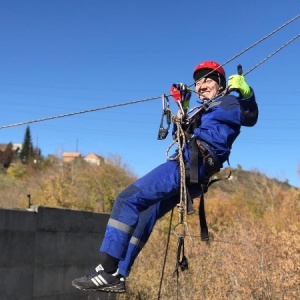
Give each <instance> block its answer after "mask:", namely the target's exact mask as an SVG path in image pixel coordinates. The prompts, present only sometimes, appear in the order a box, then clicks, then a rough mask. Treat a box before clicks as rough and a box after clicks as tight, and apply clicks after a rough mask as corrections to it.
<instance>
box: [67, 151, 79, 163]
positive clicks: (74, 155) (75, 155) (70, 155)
mask: <svg viewBox="0 0 300 300" xmlns="http://www.w3.org/2000/svg"><path fill="white" fill-rule="evenodd" d="M79 157H81V154H80V152H64V153H63V154H62V159H63V162H65V163H69V162H72V161H73V160H74V159H75V158H79Z"/></svg>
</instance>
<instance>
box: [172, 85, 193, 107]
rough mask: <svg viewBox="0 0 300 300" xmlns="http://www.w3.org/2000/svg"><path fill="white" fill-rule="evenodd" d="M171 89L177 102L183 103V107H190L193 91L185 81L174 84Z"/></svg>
mask: <svg viewBox="0 0 300 300" xmlns="http://www.w3.org/2000/svg"><path fill="white" fill-rule="evenodd" d="M170 90H171V94H172V96H173V98H174V101H175V102H176V103H177V104H178V103H181V105H182V108H183V109H188V108H189V106H190V99H191V95H192V91H191V90H190V89H189V88H188V87H187V86H186V85H185V84H183V83H174V84H172V86H171V89H170Z"/></svg>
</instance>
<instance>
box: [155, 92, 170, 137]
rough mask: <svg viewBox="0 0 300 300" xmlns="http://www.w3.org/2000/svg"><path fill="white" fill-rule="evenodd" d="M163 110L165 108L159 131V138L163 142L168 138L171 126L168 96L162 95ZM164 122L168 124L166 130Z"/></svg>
mask: <svg viewBox="0 0 300 300" xmlns="http://www.w3.org/2000/svg"><path fill="white" fill-rule="evenodd" d="M162 108H163V112H162V116H161V121H160V125H159V130H158V136H157V139H158V140H163V139H165V138H166V137H167V135H168V133H169V128H170V125H171V111H170V102H169V99H168V97H167V96H166V94H163V95H162ZM164 119H165V120H164ZM164 121H165V122H166V123H167V127H166V128H165V127H164Z"/></svg>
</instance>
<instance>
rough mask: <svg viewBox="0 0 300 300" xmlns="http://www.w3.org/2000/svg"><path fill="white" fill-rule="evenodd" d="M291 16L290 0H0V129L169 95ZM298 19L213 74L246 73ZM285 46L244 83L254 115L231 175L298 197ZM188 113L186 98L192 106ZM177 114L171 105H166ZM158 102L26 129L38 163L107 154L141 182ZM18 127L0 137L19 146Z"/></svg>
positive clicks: (296, 63)
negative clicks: (239, 172)
mask: <svg viewBox="0 0 300 300" xmlns="http://www.w3.org/2000/svg"><path fill="white" fill-rule="evenodd" d="M299 13H300V2H299V1H285V2H284V1H278V0H272V1H271V0H265V1H258V0H252V1H247V3H246V1H235V0H229V1H218V0H217V1H196V0H192V1H185V2H183V1H178V0H172V1H170V0H164V1H162V0H159V1H158V0H153V1H136V0H132V1H119V0H117V1H100V0H98V1H96V0H88V1H87V0H51V1H41V0H27V1H23V0H22V1H21V0H16V1H14V0H10V1H8V0H3V1H1V3H0V25H1V26H0V36H1V46H0V99H1V110H0V126H5V125H10V124H15V123H19V122H26V121H31V120H37V119H40V118H47V117H52V116H57V115H61V114H68V113H73V112H79V111H85V110H90V109H94V108H101V107H106V106H108V105H116V104H120V103H124V102H131V101H135V100H140V99H147V98H152V97H159V96H160V95H162V94H163V93H166V94H168V93H169V88H170V86H171V84H172V83H175V82H184V83H186V84H191V83H192V72H193V69H194V67H195V66H196V65H197V64H198V63H199V62H201V61H203V60H215V61H217V62H219V63H220V64H223V63H225V62H226V61H228V60H229V59H230V58H232V57H233V56H235V55H237V54H238V53H240V52H241V51H242V50H244V49H245V48H247V47H248V46H250V45H252V44H253V43H255V42H256V41H258V40H259V39H261V38H262V37H264V36H266V35H267V34H269V33H270V32H272V31H273V30H274V29H276V28H278V27H279V26H281V25H282V24H284V23H286V22H287V21H289V20H290V19H292V18H294V17H295V16H297V15H298V14H299ZM299 25H300V18H299V19H297V20H296V21H295V22H293V23H291V24H290V25H288V26H287V27H285V28H283V29H282V30H281V31H279V32H278V33H276V34H275V35H273V36H271V37H270V38H268V39H267V40H266V41H264V42H262V43H261V44H259V45H257V46H256V47H254V48H253V49H251V50H249V51H248V52H246V53H245V54H243V55H242V56H240V57H238V58H237V59H235V60H234V61H232V62H230V63H228V64H227V65H226V66H224V68H225V70H226V74H227V77H228V76H229V75H231V74H234V73H236V66H237V65H238V64H242V65H243V68H244V71H245V72H246V71H247V70H249V69H251V68H252V67H253V66H254V65H256V64H257V63H258V62H260V61H261V60H263V59H264V58H265V57H266V56H268V55H269V54H270V53H272V52H273V51H275V50H276V49H278V48H279V47H281V46H282V45H283V44H285V43H286V42H287V41H288V40H290V39H292V38H293V37H295V36H296V35H297V34H298V33H299V28H300V26H299ZM299 46H300V39H297V40H295V41H294V42H293V43H291V44H290V45H289V46H287V47H286V48H284V49H283V50H282V51H280V52H279V53H278V54H276V55H275V56H273V57H272V58H270V59H269V60H268V61H266V62H265V63H264V64H262V65H261V66H260V67H258V68H257V69H255V70H254V71H253V72H251V73H250V74H248V75H247V76H246V80H247V82H248V83H249V85H251V86H252V87H253V88H254V90H255V93H256V97H257V101H258V103H259V108H260V116H259V121H258V123H257V125H256V126H255V127H253V128H242V132H241V134H240V136H239V137H238V139H237V141H236V142H235V144H234V145H233V149H232V154H231V158H230V161H231V165H232V166H233V167H236V166H237V165H238V164H239V165H241V166H242V167H243V169H245V170H253V169H257V170H259V171H261V172H263V173H265V174H266V175H268V176H269V177H276V178H278V179H280V180H286V179H287V180H288V181H289V182H290V183H291V184H293V185H295V186H297V187H299V185H300V184H299V176H298V174H297V169H298V167H299V165H300V134H299V129H300V118H299V112H300V104H299V101H300V100H299V99H300V97H299V96H300V95H299V80H300V75H299V69H300V60H299V49H300V47H299ZM192 104H196V97H195V96H194V97H193V99H192ZM171 109H172V110H173V112H176V105H175V104H173V103H171ZM160 118H161V100H160V99H157V100H153V101H148V102H143V103H138V104H134V105H128V106H122V107H116V108H112V109H107V110H100V111H95V112H89V113H85V114H80V115H74V116H69V117H64V118H59V119H53V120H49V121H44V122H37V123H32V124H29V126H30V129H31V134H32V140H33V144H34V145H35V146H38V147H40V148H41V150H42V154H43V155H48V154H55V155H58V156H60V155H61V154H62V152H64V151H79V152H81V153H82V155H87V154H89V153H90V152H94V153H97V154H99V155H102V156H105V157H107V156H109V155H111V154H114V155H115V154H117V155H119V156H121V157H122V160H123V162H124V163H126V164H128V165H129V166H130V167H131V169H132V170H133V171H134V172H135V173H136V174H137V175H138V176H142V175H144V174H145V173H147V172H148V171H150V170H151V169H152V168H154V167H155V166H157V165H158V164H160V163H162V162H164V161H165V159H166V156H165V153H166V149H167V147H168V146H169V145H170V143H171V137H170V136H168V138H167V139H166V140H163V141H159V140H157V132H158V127H159V122H160ZM26 126H27V125H21V126H14V127H9V128H2V129H0V143H8V142H13V143H22V141H23V138H24V133H25V129H26Z"/></svg>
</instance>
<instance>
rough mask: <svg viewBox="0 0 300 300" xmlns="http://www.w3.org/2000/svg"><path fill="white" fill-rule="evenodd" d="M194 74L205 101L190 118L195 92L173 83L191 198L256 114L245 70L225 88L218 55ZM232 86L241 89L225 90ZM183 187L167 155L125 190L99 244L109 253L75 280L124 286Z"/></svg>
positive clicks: (98, 286)
mask: <svg viewBox="0 0 300 300" xmlns="http://www.w3.org/2000/svg"><path fill="white" fill-rule="evenodd" d="M193 78H194V81H195V92H196V93H197V94H198V97H199V98H200V100H201V101H202V102H203V103H206V106H205V110H204V111H202V112H201V114H200V112H199V113H198V114H195V116H194V117H191V118H189V117H188V116H187V115H185V111H186V110H187V108H188V106H189V102H190V96H191V91H190V90H189V88H188V87H187V86H185V85H183V84H174V85H173V87H172V89H171V92H172V94H173V97H174V100H175V102H177V104H179V106H180V107H182V108H183V110H184V112H183V115H181V117H182V118H183V119H182V121H183V122H182V123H183V127H184V130H185V132H186V136H187V143H186V145H185V150H184V160H185V166H186V168H187V173H188V174H189V178H188V179H187V181H188V182H187V189H188V192H189V194H190V196H191V198H192V199H193V198H196V197H199V196H200V195H201V193H202V189H201V184H203V182H204V180H206V179H207V178H209V177H210V176H211V175H212V174H214V173H216V172H218V171H219V170H220V168H221V167H222V164H223V163H224V162H225V161H226V160H228V158H229V154H230V149H231V146H232V144H233V142H234V140H235V139H236V137H237V136H238V135H239V133H240V128H241V126H254V125H255V124H256V122H257V118H258V108H257V104H256V101H255V96H254V93H253V90H252V88H250V87H249V86H248V85H247V83H246V82H245V80H244V77H243V75H233V76H231V77H229V82H228V89H227V90H226V77H225V71H224V69H223V68H222V67H221V66H220V65H219V64H218V63H216V62H214V61H205V62H202V63H200V64H199V65H197V66H196V68H195V70H194V74H193ZM228 91H236V92H238V94H239V95H238V96H235V95H231V94H228V93H226V92H228ZM178 93H179V95H180V97H178ZM179 116H180V113H179ZM173 131H176V126H174V130H173ZM192 145H196V146H197V152H196V156H197V157H202V159H198V160H197V163H196V165H195V163H194V162H193V160H192V156H193V151H192V150H191V149H193V150H194V153H195V147H193V146H192ZM204 152H205V153H206V154H207V155H204ZM207 157H209V160H207ZM179 192H180V172H179V163H178V161H177V160H168V161H166V162H165V163H163V164H161V165H160V166H158V167H157V168H155V169H154V170H152V171H151V172H149V173H148V174H146V175H145V176H144V177H142V178H140V179H138V180H137V181H136V182H135V183H133V184H132V185H131V186H129V187H128V188H126V189H125V190H124V191H123V192H121V193H120V194H119V195H118V196H117V198H116V200H115V202H114V206H113V209H112V213H111V216H110V219H109V221H108V224H107V228H106V232H105V236H104V240H103V242H102V245H101V248H100V251H101V252H104V253H105V259H104V260H103V261H102V262H101V264H100V265H98V266H97V267H96V268H95V270H94V271H92V272H91V273H90V274H88V275H86V276H84V277H81V278H77V279H75V280H73V282H72V284H73V286H74V287H76V288H79V289H83V290H98V291H106V292H119V293H120V292H125V277H127V276H128V275H129V272H130V269H131V266H132V265H133V262H134V260H135V258H136V257H137V255H138V254H139V252H140V251H141V249H142V248H143V246H144V245H145V244H146V242H147V240H148V238H149V236H150V234H151V231H152V229H153V227H154V225H155V222H156V221H157V220H158V219H159V218H161V217H162V216H163V215H165V214H166V213H167V212H168V211H170V210H171V209H172V208H174V207H175V206H176V204H177V203H178V202H179Z"/></svg>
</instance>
